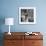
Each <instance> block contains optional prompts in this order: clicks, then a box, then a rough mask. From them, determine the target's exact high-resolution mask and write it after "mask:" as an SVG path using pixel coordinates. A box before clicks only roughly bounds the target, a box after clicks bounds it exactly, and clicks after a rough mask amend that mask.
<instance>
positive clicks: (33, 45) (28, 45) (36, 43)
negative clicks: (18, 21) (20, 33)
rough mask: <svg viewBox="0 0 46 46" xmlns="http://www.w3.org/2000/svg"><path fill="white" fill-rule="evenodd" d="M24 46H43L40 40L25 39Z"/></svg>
mask: <svg viewBox="0 0 46 46" xmlns="http://www.w3.org/2000/svg"><path fill="white" fill-rule="evenodd" d="M24 46H43V41H42V40H25V41H24Z"/></svg>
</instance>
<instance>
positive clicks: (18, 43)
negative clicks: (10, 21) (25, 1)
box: [4, 40, 23, 46]
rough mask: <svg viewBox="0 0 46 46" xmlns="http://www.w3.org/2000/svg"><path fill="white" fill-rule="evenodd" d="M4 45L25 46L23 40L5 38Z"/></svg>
mask: <svg viewBox="0 0 46 46" xmlns="http://www.w3.org/2000/svg"><path fill="white" fill-rule="evenodd" d="M4 46H23V40H5V41H4Z"/></svg>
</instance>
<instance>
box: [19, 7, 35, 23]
mask: <svg viewBox="0 0 46 46" xmlns="http://www.w3.org/2000/svg"><path fill="white" fill-rule="evenodd" d="M19 24H36V8H35V7H19Z"/></svg>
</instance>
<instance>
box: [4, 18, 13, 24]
mask: <svg viewBox="0 0 46 46" xmlns="http://www.w3.org/2000/svg"><path fill="white" fill-rule="evenodd" d="M13 24H14V18H5V25H13Z"/></svg>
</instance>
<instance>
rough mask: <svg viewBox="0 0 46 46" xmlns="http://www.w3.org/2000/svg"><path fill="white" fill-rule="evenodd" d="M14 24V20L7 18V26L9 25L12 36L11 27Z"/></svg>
mask: <svg viewBox="0 0 46 46" xmlns="http://www.w3.org/2000/svg"><path fill="white" fill-rule="evenodd" d="M13 24H14V18H5V25H9V32H8V34H9V35H11V33H10V25H13Z"/></svg>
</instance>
